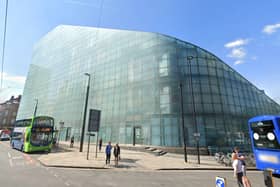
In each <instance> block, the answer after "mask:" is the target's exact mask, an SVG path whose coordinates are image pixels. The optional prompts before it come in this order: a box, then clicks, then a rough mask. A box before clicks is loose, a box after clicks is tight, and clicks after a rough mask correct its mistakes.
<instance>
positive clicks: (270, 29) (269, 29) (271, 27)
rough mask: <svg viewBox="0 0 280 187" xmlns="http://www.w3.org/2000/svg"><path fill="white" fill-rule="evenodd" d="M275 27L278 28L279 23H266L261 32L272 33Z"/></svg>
mask: <svg viewBox="0 0 280 187" xmlns="http://www.w3.org/2000/svg"><path fill="white" fill-rule="evenodd" d="M277 29H280V23H276V24H274V25H266V26H264V28H263V30H262V32H264V33H265V34H272V33H274V32H276V31H277Z"/></svg>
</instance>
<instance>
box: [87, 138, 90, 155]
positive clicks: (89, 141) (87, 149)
mask: <svg viewBox="0 0 280 187" xmlns="http://www.w3.org/2000/svg"><path fill="white" fill-rule="evenodd" d="M89 144H90V134H88V147H87V160H88V156H89Z"/></svg>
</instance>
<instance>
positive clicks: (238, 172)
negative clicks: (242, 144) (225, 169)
mask: <svg viewBox="0 0 280 187" xmlns="http://www.w3.org/2000/svg"><path fill="white" fill-rule="evenodd" d="M232 160H233V162H232V167H233V177H236V178H237V184H238V186H239V187H244V186H243V182H242V177H243V172H242V164H241V161H240V160H238V156H237V153H235V152H233V153H232Z"/></svg>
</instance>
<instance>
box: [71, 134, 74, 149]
mask: <svg viewBox="0 0 280 187" xmlns="http://www.w3.org/2000/svg"><path fill="white" fill-rule="evenodd" d="M70 147H74V136H72V137H71V140H70Z"/></svg>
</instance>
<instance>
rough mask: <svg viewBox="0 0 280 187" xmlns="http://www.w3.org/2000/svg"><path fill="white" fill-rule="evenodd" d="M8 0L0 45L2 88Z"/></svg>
mask: <svg viewBox="0 0 280 187" xmlns="http://www.w3.org/2000/svg"><path fill="white" fill-rule="evenodd" d="M8 4H9V3H8V0H6V13H5V24H4V35H3V46H2V59H1V62H2V65H1V67H2V69H1V89H2V88H3V74H4V59H5V58H4V57H5V47H6V32H7V17H8Z"/></svg>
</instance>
